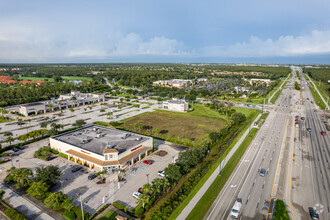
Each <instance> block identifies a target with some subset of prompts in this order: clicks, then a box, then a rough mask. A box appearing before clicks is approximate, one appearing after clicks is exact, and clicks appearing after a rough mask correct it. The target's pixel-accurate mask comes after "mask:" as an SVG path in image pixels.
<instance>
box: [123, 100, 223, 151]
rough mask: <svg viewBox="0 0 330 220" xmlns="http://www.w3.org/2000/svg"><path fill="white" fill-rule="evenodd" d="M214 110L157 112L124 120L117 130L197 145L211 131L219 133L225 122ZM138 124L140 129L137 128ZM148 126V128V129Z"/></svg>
mask: <svg viewBox="0 0 330 220" xmlns="http://www.w3.org/2000/svg"><path fill="white" fill-rule="evenodd" d="M223 118H224V116H221V115H220V114H219V113H217V112H216V111H214V110H211V109H209V108H207V107H204V106H202V105H198V106H196V105H195V111H192V112H189V113H180V112H171V111H162V110H157V111H154V112H151V113H146V114H140V115H138V116H135V117H132V118H129V119H127V120H124V123H123V124H122V125H120V126H119V128H122V129H125V130H130V131H134V132H137V133H144V134H150V133H151V135H153V136H155V137H160V138H164V139H166V140H169V141H172V142H176V143H180V142H182V136H183V143H184V144H186V145H190V146H192V145H194V144H198V143H199V142H200V141H202V140H203V139H204V138H206V137H208V135H209V133H211V132H213V131H220V130H221V129H222V128H223V127H224V126H225V123H226V121H225V120H224V119H223ZM137 123H139V124H141V125H142V127H137V126H136V124H137ZM149 126H150V127H149Z"/></svg>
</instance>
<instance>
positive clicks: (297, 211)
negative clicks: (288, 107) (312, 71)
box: [291, 76, 330, 219]
mask: <svg viewBox="0 0 330 220" xmlns="http://www.w3.org/2000/svg"><path fill="white" fill-rule="evenodd" d="M301 85H302V87H304V88H303V89H302V91H301V95H302V97H303V100H304V101H303V105H302V108H301V109H298V110H297V114H300V116H302V117H304V118H305V120H300V121H299V129H297V130H296V134H295V139H296V141H295V146H294V147H295V148H294V149H295V150H294V152H295V154H294V158H293V160H294V165H293V171H292V196H291V202H292V212H293V214H291V216H292V217H293V218H295V219H307V218H309V213H308V208H309V207H313V208H314V209H316V210H317V211H318V212H319V215H320V219H330V207H329V205H330V149H329V148H330V141H329V132H327V133H328V134H327V135H322V134H321V131H326V128H325V125H324V123H323V122H322V120H321V118H320V114H321V113H320V111H319V110H317V106H316V105H315V102H314V101H313V97H312V94H311V92H310V90H309V88H308V85H307V84H306V81H305V79H304V77H303V76H301ZM308 128H310V129H309V130H310V132H309V131H308V130H307V129H308Z"/></svg>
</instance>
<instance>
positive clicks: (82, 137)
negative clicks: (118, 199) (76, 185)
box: [50, 124, 153, 170]
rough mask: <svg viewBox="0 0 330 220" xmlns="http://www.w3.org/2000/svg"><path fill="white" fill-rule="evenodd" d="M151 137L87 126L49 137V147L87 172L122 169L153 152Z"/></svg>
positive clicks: (92, 125)
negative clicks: (86, 169) (85, 168)
mask: <svg viewBox="0 0 330 220" xmlns="http://www.w3.org/2000/svg"><path fill="white" fill-rule="evenodd" d="M152 146H153V138H152V137H147V136H143V135H140V134H135V133H128V132H125V131H121V130H117V129H114V128H109V127H104V126H99V125H94V124H91V125H87V126H85V127H83V128H80V129H78V130H74V131H69V132H66V133H64V134H60V135H57V136H54V137H51V138H50V147H51V148H52V149H55V150H57V151H59V152H61V153H64V154H66V155H68V160H72V161H74V162H76V163H79V164H81V165H84V166H87V167H89V168H90V169H93V168H96V169H98V170H108V169H125V168H126V167H128V166H131V165H134V163H135V162H137V161H140V160H141V158H142V156H143V155H144V156H147V153H148V151H151V150H152Z"/></svg>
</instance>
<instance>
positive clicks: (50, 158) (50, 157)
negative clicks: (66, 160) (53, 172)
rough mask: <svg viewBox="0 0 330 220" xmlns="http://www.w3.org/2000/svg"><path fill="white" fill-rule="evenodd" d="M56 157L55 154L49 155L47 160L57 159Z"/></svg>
mask: <svg viewBox="0 0 330 220" xmlns="http://www.w3.org/2000/svg"><path fill="white" fill-rule="evenodd" d="M55 158H56V157H54V156H49V157H47V158H46V161H50V160H53V159H55Z"/></svg>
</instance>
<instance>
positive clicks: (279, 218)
mask: <svg viewBox="0 0 330 220" xmlns="http://www.w3.org/2000/svg"><path fill="white" fill-rule="evenodd" d="M273 220H290V217H289V214H288V211H287V210H286V207H285V204H284V202H283V201H282V200H277V201H276V206H275V213H274V218H273Z"/></svg>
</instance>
